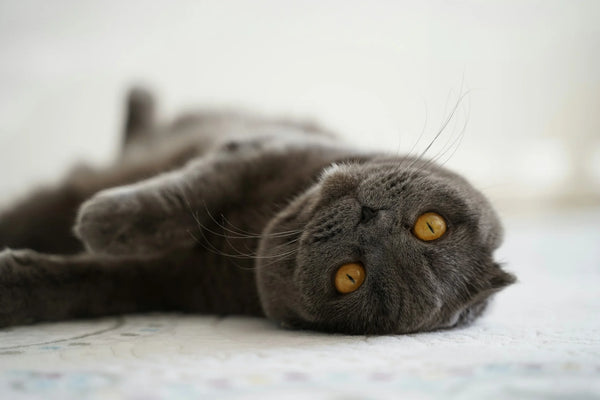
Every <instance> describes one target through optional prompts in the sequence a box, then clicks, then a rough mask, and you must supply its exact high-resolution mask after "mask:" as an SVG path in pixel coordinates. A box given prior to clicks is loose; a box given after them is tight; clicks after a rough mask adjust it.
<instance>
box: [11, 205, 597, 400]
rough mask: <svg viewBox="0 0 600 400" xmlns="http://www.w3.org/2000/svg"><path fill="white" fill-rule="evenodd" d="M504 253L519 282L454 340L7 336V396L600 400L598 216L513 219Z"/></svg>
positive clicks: (144, 319) (267, 334)
mask: <svg viewBox="0 0 600 400" xmlns="http://www.w3.org/2000/svg"><path fill="white" fill-rule="evenodd" d="M498 255H499V258H500V259H501V260H503V261H505V262H506V263H507V269H508V270H510V271H513V272H515V273H516V274H517V276H518V278H519V283H518V284H516V285H514V286H512V287H511V288H509V289H507V290H505V291H504V292H502V293H501V294H500V295H499V296H497V298H496V301H495V303H494V306H493V307H492V308H491V309H490V310H489V312H488V313H487V315H486V316H485V317H484V318H483V319H481V320H479V321H478V322H477V323H475V324H474V325H473V326H471V327H468V328H464V329H458V330H451V331H442V332H433V333H423V334H415V335H400V336H373V337H365V336H344V335H327V334H321V333H313V332H297V331H288V330H283V329H280V328H278V327H277V326H276V325H275V324H273V323H270V322H268V321H265V320H261V319H250V318H238V317H228V318H216V317H210V316H191V315H177V314H156V315H143V316H140V315H135V316H125V317H112V318H105V319H98V320H92V321H73V322H64V323H53V324H38V325H34V326H26V327H15V328H11V329H7V330H0V399H33V398H39V399H48V398H60V399H82V398H90V399H112V398H116V399H188V398H219V399H235V398H255V399H266V398H282V397H283V396H285V397H286V398H311V399H355V398H356V399H358V398H360V399H363V398H364V399H371V398H390V399H400V398H411V399H430V398H448V397H458V398H465V399H486V400H487V399H505V398H569V399H574V398H581V399H586V398H590V399H591V398H600V296H599V294H600V290H599V288H600V210H596V211H591V212H585V213H581V212H577V213H573V212H572V213H563V214H561V215H554V216H545V217H543V218H541V217H538V218H536V217H522V218H514V217H513V218H512V219H510V220H509V221H508V229H507V238H506V242H505V245H504V246H503V247H502V248H501V249H500V251H499V253H498Z"/></svg>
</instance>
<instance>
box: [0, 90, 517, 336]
mask: <svg viewBox="0 0 600 400" xmlns="http://www.w3.org/2000/svg"><path fill="white" fill-rule="evenodd" d="M125 138H126V139H125V146H124V151H123V154H122V156H121V158H120V160H118V162H117V163H116V164H115V165H114V166H113V167H111V168H109V169H108V170H104V171H93V170H89V169H84V168H78V169H77V170H76V171H74V172H73V173H72V174H71V175H70V176H69V177H68V178H67V179H66V180H65V181H64V182H63V183H62V184H61V185H60V186H59V187H57V188H53V189H46V190H43V191H39V192H37V193H35V194H34V195H32V196H31V197H30V198H29V199H26V200H25V201H24V202H22V203H21V204H18V205H16V206H15V207H13V208H12V209H11V210H8V211H6V212H4V213H0V246H7V247H9V248H11V249H33V250H35V251H31V250H5V251H4V252H2V253H0V326H6V325H13V324H21V323H27V322H31V321H38V320H58V319H65V318H73V317H89V316H99V315H106V314H116V313H127V312H142V311H154V310H180V311H189V312H201V313H218V314H251V315H266V316H268V317H270V318H273V319H275V320H278V321H281V322H284V323H287V324H288V325H291V326H296V327H301V328H312V329H319V330H326V331H340V332H349V333H401V332H413V331H419V330H430V329H436V328H443V327H451V326H454V325H457V324H460V323H463V322H468V321H470V320H472V319H473V318H474V317H475V316H477V315H479V314H480V312H481V310H482V309H483V308H484V307H485V304H486V302H487V299H488V297H489V296H490V295H491V294H492V293H494V292H496V291H498V290H499V289H501V288H502V287H504V286H506V285H507V284H510V283H511V282H512V281H513V280H514V278H513V277H512V276H511V275H509V274H507V273H505V272H503V271H502V270H501V269H500V268H499V267H498V265H497V264H496V263H494V261H493V259H492V253H493V250H494V249H495V248H496V247H497V246H498V245H499V243H500V239H501V229H500V225H499V222H498V220H497V217H496V215H495V213H494V212H493V210H492V209H491V207H490V205H489V204H488V203H487V201H486V200H485V199H484V198H483V196H482V195H480V194H479V193H478V192H477V191H475V190H474V189H473V188H472V187H471V186H470V185H469V184H468V183H467V182H466V181H464V179H462V178H460V177H459V176H457V175H455V174H453V173H451V172H449V171H447V170H444V169H442V168H440V167H437V166H435V165H434V164H432V163H429V162H426V161H423V160H419V159H414V158H403V157H391V156H385V155H380V154H367V153H364V152H361V151H357V150H355V149H351V148H350V147H347V146H344V145H343V144H341V142H340V140H339V139H337V138H336V137H335V136H334V135H332V134H331V133H329V132H327V131H324V130H322V129H320V128H317V127H315V126H312V125H308V124H298V123H292V122H289V121H283V120H281V121H276V120H268V119H262V118H258V117H256V116H253V115H248V114H242V113H205V114H197V115H193V116H189V117H186V118H182V119H180V120H178V121H176V122H175V123H173V124H171V125H168V126H163V127H160V126H157V125H156V124H154V122H153V116H152V102H151V99H150V98H149V97H148V96H147V95H146V94H145V93H143V92H134V93H133V94H132V96H131V98H130V104H129V114H128V120H127V128H126V136H125ZM428 211H435V212H436V213H438V214H440V215H442V216H443V217H444V218H445V221H446V222H447V226H448V231H447V232H446V233H445V234H444V236H442V237H440V238H439V239H437V240H433V241H431V242H429V241H423V240H419V239H418V238H417V237H415V233H414V230H413V226H414V224H415V220H416V219H417V218H418V217H419V215H422V214H423V213H425V212H428ZM73 226H74V230H73ZM73 232H75V233H76V235H77V236H75V234H74V233H73ZM77 237H79V238H80V239H81V240H78V239H77ZM82 242H83V243H84V244H85V249H86V250H85V251H84V246H83V244H82ZM48 254H53V255H48ZM347 263H359V264H360V265H361V266H363V267H364V270H365V271H366V277H365V280H364V283H362V286H361V287H359V288H358V289H357V290H354V291H353V292H352V293H347V294H342V293H340V292H339V290H336V287H335V284H334V283H333V279H334V276H335V275H336V271H337V270H338V269H339V268H340V266H341V265H344V264H347ZM352 282H354V281H352Z"/></svg>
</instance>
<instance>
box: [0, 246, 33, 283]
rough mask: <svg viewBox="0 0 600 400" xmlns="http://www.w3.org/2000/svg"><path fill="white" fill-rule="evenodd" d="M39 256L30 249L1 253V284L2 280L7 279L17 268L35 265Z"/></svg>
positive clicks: (6, 250)
mask: <svg viewBox="0 0 600 400" xmlns="http://www.w3.org/2000/svg"><path fill="white" fill-rule="evenodd" d="M37 255H38V253H37V252H35V251H33V250H29V249H22V250H12V249H4V250H2V251H0V283H2V278H6V277H7V275H8V274H9V273H12V272H13V270H14V269H15V268H19V267H21V266H24V265H31V264H33V262H34V260H35V257H36V256H37Z"/></svg>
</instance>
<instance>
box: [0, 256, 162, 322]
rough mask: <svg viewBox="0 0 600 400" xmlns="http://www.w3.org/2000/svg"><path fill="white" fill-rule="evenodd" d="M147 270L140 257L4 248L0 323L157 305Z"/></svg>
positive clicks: (154, 283)
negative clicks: (68, 253)
mask: <svg viewBox="0 0 600 400" xmlns="http://www.w3.org/2000/svg"><path fill="white" fill-rule="evenodd" d="M151 272H152V271H151V270H149V269H148V268H147V266H146V264H144V263H143V262H141V261H140V260H126V261H124V260H115V259H112V260H111V259H109V258H105V259H102V258H98V257H91V256H90V255H89V254H82V255H72V256H54V255H46V254H40V253H36V252H34V251H32V250H4V251H2V252H0V327H3V326H9V325H18V324H24V323H30V322H34V321H53V320H61V319H68V318H75V317H93V316H100V315H108V314H116V313H127V312H136V311H144V310H148V309H153V308H157V309H160V307H159V306H160V304H158V303H157V300H156V301H155V300H154V299H160V298H161V296H162V294H161V285H160V284H159V282H157V281H156V279H154V278H153V274H152V273H151ZM166 278H168V277H163V279H165V282H166V280H167V279H166Z"/></svg>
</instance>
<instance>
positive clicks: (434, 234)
mask: <svg viewBox="0 0 600 400" xmlns="http://www.w3.org/2000/svg"><path fill="white" fill-rule="evenodd" d="M446 228H447V227H446V220H444V218H443V217H442V216H441V215H439V214H436V213H434V212H427V213H425V214H423V215H421V216H420V217H419V218H417V222H415V226H414V227H413V233H414V234H415V236H416V237H418V238H419V239H421V240H425V241H426V242H429V241H431V240H435V239H439V238H440V237H442V235H443V234H444V233H445V232H446Z"/></svg>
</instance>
